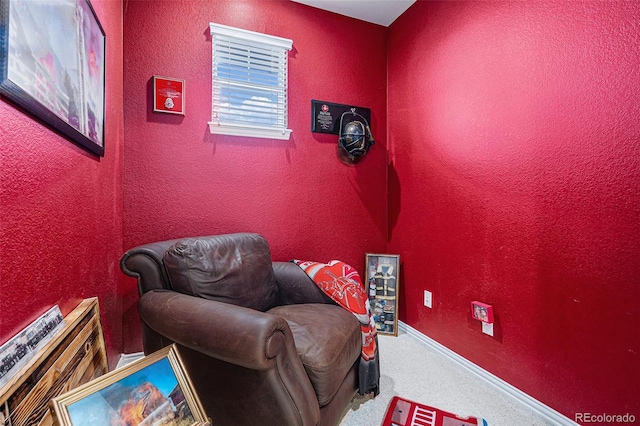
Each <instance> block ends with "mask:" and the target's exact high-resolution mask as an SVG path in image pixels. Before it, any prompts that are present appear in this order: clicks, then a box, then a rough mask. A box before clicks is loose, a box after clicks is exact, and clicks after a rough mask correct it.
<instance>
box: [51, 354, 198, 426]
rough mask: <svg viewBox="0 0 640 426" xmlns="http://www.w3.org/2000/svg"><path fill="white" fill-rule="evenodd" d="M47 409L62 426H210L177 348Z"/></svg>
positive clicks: (67, 395)
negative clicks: (141, 425) (157, 425)
mask: <svg viewBox="0 0 640 426" xmlns="http://www.w3.org/2000/svg"><path fill="white" fill-rule="evenodd" d="M49 405H50V408H51V412H52V413H53V418H54V422H55V424H57V425H58V426H81V425H93V426H102V425H104V426H108V425H115V424H118V425H120V424H122V425H125V424H126V425H129V424H136V425H137V424H149V425H151V424H163V425H164V424H167V425H168V424H171V425H189V426H193V425H205V424H209V423H210V419H208V418H207V416H206V414H205V411H204V408H203V407H202V403H201V402H200V400H199V399H198V396H197V395H196V393H195V390H194V388H193V385H192V383H191V380H190V378H189V376H188V375H187V372H186V370H185V368H184V366H183V363H182V359H181V358H180V354H179V353H178V350H177V347H176V345H171V346H167V347H166V348H164V349H161V350H159V351H157V352H155V353H153V354H150V355H148V356H145V357H143V358H141V359H139V360H137V361H134V362H132V363H130V364H128V365H126V366H124V367H121V368H118V369H116V370H114V371H112V372H110V373H107V374H105V375H103V376H101V377H98V378H97V379H94V380H92V381H90V382H88V383H85V384H84V385H81V386H79V387H77V388H75V389H73V390H71V391H69V392H67V393H65V394H62V395H60V396H58V397H55V398H53V399H52V400H51V402H50V403H49Z"/></svg>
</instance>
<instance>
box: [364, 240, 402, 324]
mask: <svg viewBox="0 0 640 426" xmlns="http://www.w3.org/2000/svg"><path fill="white" fill-rule="evenodd" d="M365 265H366V266H365V267H366V268H367V271H366V287H367V292H368V295H369V304H370V305H371V313H372V315H373V320H374V322H375V325H376V330H377V332H378V333H380V334H390V335H393V336H397V335H398V297H397V295H398V288H399V286H400V255H397V254H373V253H366V254H365Z"/></svg>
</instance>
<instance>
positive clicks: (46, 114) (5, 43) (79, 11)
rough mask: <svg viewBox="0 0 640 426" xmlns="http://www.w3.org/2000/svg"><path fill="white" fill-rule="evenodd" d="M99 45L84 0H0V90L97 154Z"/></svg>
mask: <svg viewBox="0 0 640 426" xmlns="http://www.w3.org/2000/svg"><path fill="white" fill-rule="evenodd" d="M105 50H106V36H105V32H104V30H103V28H102V26H101V25H100V22H99V20H98V18H97V16H96V14H95V11H94V10H93V7H92V6H91V3H90V2H89V0H56V1H34V0H0V96H2V97H3V98H5V99H6V100H8V101H9V102H10V103H12V104H14V105H15V106H17V107H18V108H20V109H21V110H23V111H24V112H26V113H27V114H29V115H30V116H32V117H34V118H35V119H37V120H38V121H40V122H42V123H44V124H45V125H46V126H48V127H50V128H51V129H53V130H55V131H56V132H58V133H59V134H61V135H63V136H64V137H66V138H67V139H69V140H71V141H72V142H74V143H76V144H77V145H79V146H81V147H82V148H84V149H86V150H87V151H89V152H91V153H92V154H95V155H97V156H104V145H105V143H104V142H105V141H104V130H105V61H106V52H105ZM34 143H37V142H36V141H34Z"/></svg>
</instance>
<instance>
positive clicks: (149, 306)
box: [138, 290, 302, 370]
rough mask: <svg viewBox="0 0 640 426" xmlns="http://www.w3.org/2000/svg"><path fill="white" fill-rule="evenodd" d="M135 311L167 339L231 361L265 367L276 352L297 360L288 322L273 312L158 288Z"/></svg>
mask: <svg viewBox="0 0 640 426" xmlns="http://www.w3.org/2000/svg"><path fill="white" fill-rule="evenodd" d="M138 312H139V314H140V319H141V320H142V321H143V322H144V323H145V324H146V325H147V326H148V327H150V328H151V329H152V330H154V331H155V332H157V333H159V334H161V335H162V336H164V337H166V338H168V339H170V340H171V341H174V342H176V343H179V344H181V345H183V346H186V347H188V348H191V349H193V350H196V351H198V352H201V353H204V354H206V355H208V356H211V357H214V358H217V359H220V360H223V361H226V362H229V363H232V364H236V365H240V366H242V367H245V368H250V369H253V370H266V369H269V368H274V367H275V357H276V356H284V357H287V356H292V357H295V359H297V360H298V362H299V358H298V355H297V351H296V348H295V344H294V340H293V335H292V333H291V330H290V328H289V325H288V324H287V322H286V321H285V320H284V319H283V318H281V317H278V316H276V315H271V314H268V313H265V312H260V311H256V310H253V309H249V308H244V307H242V306H237V305H232V304H228V303H223V302H217V301H214V300H207V299H202V298H199V297H194V296H189V295H185V294H181V293H176V292H173V291H162V290H159V291H157V290H154V291H150V292H148V293H145V294H143V295H142V296H141V297H140V300H139V302H138ZM301 366H302V365H301Z"/></svg>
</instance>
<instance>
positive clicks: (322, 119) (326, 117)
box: [311, 99, 371, 135]
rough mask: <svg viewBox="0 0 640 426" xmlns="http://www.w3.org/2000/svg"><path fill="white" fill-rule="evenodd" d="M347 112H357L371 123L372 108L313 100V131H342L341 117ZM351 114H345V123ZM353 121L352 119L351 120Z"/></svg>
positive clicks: (333, 132) (335, 132)
mask: <svg viewBox="0 0 640 426" xmlns="http://www.w3.org/2000/svg"><path fill="white" fill-rule="evenodd" d="M345 112H355V113H357V114H360V115H361V116H363V117H364V118H365V119H366V120H367V122H368V124H371V110H370V109H369V108H362V107H357V106H353V105H345V104H336V103H333V102H325V101H317V100H315V99H312V100H311V131H312V132H315V133H331V134H334V135H337V134H339V133H340V117H342V114H344V113H345ZM347 118H349V114H347V115H346V116H345V123H346V122H347V121H346V120H347ZM349 121H351V120H349Z"/></svg>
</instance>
